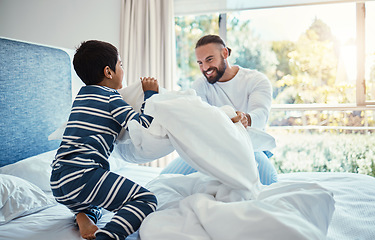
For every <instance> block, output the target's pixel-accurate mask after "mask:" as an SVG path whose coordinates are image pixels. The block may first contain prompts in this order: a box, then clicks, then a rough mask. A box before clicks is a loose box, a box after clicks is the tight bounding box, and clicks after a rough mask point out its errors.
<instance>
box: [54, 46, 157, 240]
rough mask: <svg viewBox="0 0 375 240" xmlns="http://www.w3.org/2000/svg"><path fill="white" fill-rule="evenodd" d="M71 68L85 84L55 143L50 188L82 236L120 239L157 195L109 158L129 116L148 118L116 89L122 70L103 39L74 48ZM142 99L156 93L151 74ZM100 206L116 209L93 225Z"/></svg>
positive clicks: (153, 204) (144, 82) (145, 121)
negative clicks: (118, 170) (112, 168)
mask: <svg viewBox="0 0 375 240" xmlns="http://www.w3.org/2000/svg"><path fill="white" fill-rule="evenodd" d="M73 65H74V69H75V71H76V72H77V75H78V76H79V77H80V78H81V80H82V81H83V82H84V83H85V84H86V86H83V87H82V88H81V90H80V91H79V93H78V95H77V97H76V99H75V101H74V103H73V106H72V110H71V113H70V116H69V121H68V124H67V127H66V130H65V132H64V137H63V140H62V142H61V145H60V148H59V149H58V151H57V154H56V157H55V160H54V161H53V163H52V174H51V188H52V192H53V195H54V196H55V199H56V200H57V202H59V203H61V204H64V205H65V206H67V207H68V208H69V209H70V210H71V211H72V212H73V213H74V214H75V215H76V221H77V224H78V227H79V230H80V234H81V236H82V237H83V238H85V239H95V238H96V239H97V240H101V239H125V238H126V237H127V236H128V235H130V234H132V233H133V232H135V231H136V230H137V229H138V228H139V227H140V225H141V222H142V221H143V219H144V218H145V217H146V216H147V215H148V214H150V213H151V212H153V211H155V209H156V204H157V201H156V197H155V196H154V194H153V193H151V192H149V191H148V190H146V189H145V188H143V187H141V186H140V185H138V184H136V183H134V182H132V181H131V180H129V179H127V178H125V177H123V176H120V175H117V174H115V173H113V172H110V171H109V170H110V169H109V162H108V157H109V155H110V153H111V152H112V150H113V145H114V142H115V140H116V138H117V136H118V134H119V133H120V131H121V129H122V128H127V124H128V122H129V121H130V120H137V121H138V122H140V123H141V124H142V126H144V127H148V126H149V125H150V123H151V121H152V117H150V116H147V115H144V114H143V107H144V104H143V106H142V109H141V111H142V113H141V114H139V113H137V112H135V111H134V109H133V108H132V107H131V106H130V105H128V104H127V103H126V102H125V101H124V100H123V99H122V98H121V96H120V94H119V93H118V92H117V89H120V88H122V79H123V73H124V72H123V69H122V64H121V60H120V58H119V54H118V51H117V49H116V48H115V47H114V46H113V45H111V44H109V43H106V42H101V41H95V40H92V41H86V42H83V43H82V44H81V46H80V47H79V48H78V49H77V51H76V53H75V55H74V59H73ZM142 88H143V91H144V95H145V100H146V99H147V98H149V97H151V96H152V95H153V94H156V93H157V92H158V82H157V80H156V79H154V78H143V79H142ZM101 208H105V209H107V210H109V211H112V212H114V213H115V215H114V216H113V218H112V219H111V221H110V222H108V223H107V224H106V225H105V226H104V227H103V228H101V229H99V228H98V227H97V226H96V223H97V221H98V220H99V218H100V217H101Z"/></svg>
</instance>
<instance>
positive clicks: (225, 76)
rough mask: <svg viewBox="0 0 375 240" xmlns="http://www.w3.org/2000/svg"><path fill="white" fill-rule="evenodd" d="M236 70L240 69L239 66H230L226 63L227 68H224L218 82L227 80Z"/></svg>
mask: <svg viewBox="0 0 375 240" xmlns="http://www.w3.org/2000/svg"><path fill="white" fill-rule="evenodd" d="M238 70H240V67H239V66H237V65H234V66H230V65H229V63H228V65H227V69H225V72H224V74H223V76H222V77H221V78H220V79H219V81H218V82H228V81H230V80H232V79H233V78H234V77H235V76H236V75H237V73H238Z"/></svg>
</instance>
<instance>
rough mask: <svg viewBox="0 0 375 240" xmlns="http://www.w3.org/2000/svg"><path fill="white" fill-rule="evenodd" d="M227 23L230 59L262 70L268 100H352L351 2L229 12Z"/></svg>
mask: <svg viewBox="0 0 375 240" xmlns="http://www.w3.org/2000/svg"><path fill="white" fill-rule="evenodd" d="M332 13H335V14H332ZM227 27H228V35H227V36H228V39H227V45H228V46H229V47H231V48H232V50H233V55H232V56H231V57H230V61H231V62H232V64H238V65H241V66H242V67H247V68H252V69H257V70H258V71H261V72H263V73H265V74H266V75H267V76H268V77H269V79H270V80H271V82H272V84H273V88H274V103H276V104H289V103H290V104H299V103H302V104H309V103H321V104H338V103H355V100H356V98H355V94H356V92H355V83H356V47H355V39H356V5H355V4H354V3H344V4H326V5H314V6H303V7H287V8H274V9H262V10H248V11H241V12H232V13H228V23H227Z"/></svg>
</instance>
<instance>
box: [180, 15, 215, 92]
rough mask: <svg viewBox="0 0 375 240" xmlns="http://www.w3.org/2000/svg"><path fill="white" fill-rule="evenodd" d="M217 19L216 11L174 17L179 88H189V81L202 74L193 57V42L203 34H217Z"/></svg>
mask: <svg viewBox="0 0 375 240" xmlns="http://www.w3.org/2000/svg"><path fill="white" fill-rule="evenodd" d="M218 20H219V14H218V13H217V14H210V15H201V16H180V17H176V18H175V30H176V51H177V52H176V59H177V77H178V82H177V84H178V85H179V86H180V87H181V89H187V88H190V86H191V83H192V82H193V81H194V80H195V79H197V78H199V77H200V76H201V75H202V73H201V72H200V70H199V67H198V64H197V61H196V59H195V43H196V42H197V41H198V39H199V38H200V37H202V36H203V35H206V34H217V35H218V34H219V24H218Z"/></svg>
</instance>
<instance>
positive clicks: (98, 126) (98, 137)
mask: <svg viewBox="0 0 375 240" xmlns="http://www.w3.org/2000/svg"><path fill="white" fill-rule="evenodd" d="M155 93H156V92H154V91H146V92H145V100H146V99H147V98H149V97H151V96H152V95H153V94H155ZM143 107H144V104H143V105H142V109H141V112H142V114H139V113H137V112H136V111H134V109H133V108H132V107H131V106H130V105H129V104H127V103H126V102H125V101H124V100H123V99H122V97H121V95H120V94H119V93H118V92H117V91H116V90H114V89H111V88H108V87H103V86H96V85H89V86H84V87H82V88H81V90H80V92H79V93H78V95H77V97H76V99H75V101H74V103H73V107H72V111H71V114H70V117H69V121H68V124H67V127H66V129H65V133H64V136H63V140H62V142H61V145H60V148H59V149H58V151H57V154H56V160H55V161H54V162H53V164H52V166H53V167H54V168H58V167H59V166H61V165H71V166H76V167H84V168H91V167H102V168H104V169H107V170H109V164H108V157H109V155H110V153H111V152H112V150H113V143H114V141H115V140H116V138H117V136H118V134H119V133H120V131H121V129H122V128H127V126H128V122H129V121H130V120H136V121H138V122H140V123H141V124H142V126H144V127H148V126H149V125H150V124H151V121H152V117H150V116H147V115H144V114H143Z"/></svg>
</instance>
